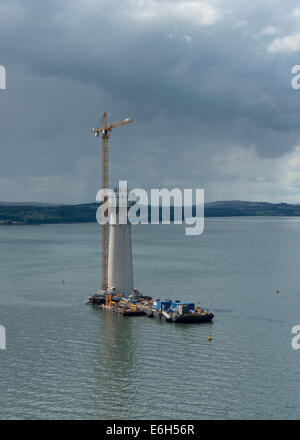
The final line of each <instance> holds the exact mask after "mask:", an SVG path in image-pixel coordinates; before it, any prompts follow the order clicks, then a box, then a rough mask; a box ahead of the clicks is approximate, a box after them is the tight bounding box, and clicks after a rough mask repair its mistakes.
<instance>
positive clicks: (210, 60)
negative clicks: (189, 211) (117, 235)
mask: <svg viewBox="0 0 300 440" xmlns="http://www.w3.org/2000/svg"><path fill="white" fill-rule="evenodd" d="M298 64H300V7H299V3H298V6H297V2H296V1H293V0H272V1H270V0H269V1H268V0H260V1H257V0H252V1H251V2H249V1H247V2H246V1H241V0H212V1H209V0H199V1H198V0H113V1H112V0H48V1H47V2H41V1H40V0H26V1H24V0H23V1H21V0H0V65H3V66H4V67H5V69H6V75H7V88H6V90H0V201H40V202H52V203H85V202H93V201H95V198H96V193H97V191H98V189H99V188H100V170H101V162H100V151H101V145H100V141H99V140H97V139H95V138H94V136H93V134H92V129H93V128H94V127H100V125H101V118H102V114H103V112H104V111H106V112H107V114H108V119H109V121H112V122H114V121H115V120H120V119H125V118H127V117H132V118H133V119H134V122H133V123H132V124H128V125H126V126H124V127H120V128H116V129H114V130H113V132H112V134H111V138H110V142H109V160H110V162H109V175H110V186H111V187H114V186H115V185H116V184H117V183H118V181H119V180H128V183H129V186H130V187H131V188H136V187H139V188H145V189H147V190H148V189H150V188H164V187H165V188H169V189H172V188H175V187H176V188H177V187H178V188H181V189H183V188H204V189H205V199H206V201H214V200H253V201H270V202H289V203H300V90H294V89H293V88H292V86H291V80H292V77H293V75H292V74H291V70H292V67H293V66H294V65H298Z"/></svg>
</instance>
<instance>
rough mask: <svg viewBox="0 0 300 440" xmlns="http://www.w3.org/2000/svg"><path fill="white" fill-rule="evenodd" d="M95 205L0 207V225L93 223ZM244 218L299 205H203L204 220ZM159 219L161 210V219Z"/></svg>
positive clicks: (289, 212)
mask: <svg viewBox="0 0 300 440" xmlns="http://www.w3.org/2000/svg"><path fill="white" fill-rule="evenodd" d="M98 206H99V205H98V204H96V203H87V204H82V205H46V204H40V205H39V204H32V205H26V204H24V205H23V204H11V203H9V204H7V205H6V204H0V225H7V226H10V225H41V224H68V223H93V222H96V211H97V209H98ZM179 209H180V208H179ZM148 212H149V220H150V218H151V216H150V206H148ZM179 214H180V213H179ZM195 214H196V207H195V206H194V207H193V216H195ZM246 216H247V217H257V216H264V217H266V216H267V217H300V205H290V204H287V203H267V202H247V201H220V202H209V203H206V204H205V217H246ZM161 217H162V215H161V209H160V219H161ZM170 218H171V222H172V221H173V220H174V207H171V215H170ZM182 218H183V211H182Z"/></svg>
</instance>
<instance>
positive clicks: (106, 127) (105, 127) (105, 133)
mask: <svg viewBox="0 0 300 440" xmlns="http://www.w3.org/2000/svg"><path fill="white" fill-rule="evenodd" d="M132 121H133V119H130V118H127V119H124V120H123V121H118V122H114V123H113V124H107V119H106V113H104V115H103V123H102V128H94V129H93V133H94V134H95V136H96V137H99V136H100V133H101V134H102V189H107V188H108V139H109V137H110V133H111V130H112V129H113V128H115V127H120V126H122V125H125V124H128V123H129V122H132ZM106 202H107V197H105V198H104V200H103V203H106ZM103 215H104V216H105V217H107V215H108V212H107V210H106V211H105V212H104V213H103ZM108 233H109V230H108V223H105V224H103V225H102V290H103V291H107V288H108V283H107V279H108V273H107V270H108V240H109V238H108Z"/></svg>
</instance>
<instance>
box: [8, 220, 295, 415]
mask: <svg viewBox="0 0 300 440" xmlns="http://www.w3.org/2000/svg"><path fill="white" fill-rule="evenodd" d="M0 246H1V248H0V249H1V252H0V275H1V283H0V324H1V325H4V326H5V328H6V332H7V349H6V350H0V418H1V419H12V418H17V419H46V418H51V419H70V418H71V419H112V418H117V419H121V418H128V419H135V418H140V419H160V418H174V419H175V418H180V419H208V418H214V419H216V418H218V419H232V418H235V419H236V418H255V419H262V418H274V419H275V418H277V419H282V418H288V419H296V418H299V416H300V386H299V382H300V381H299V365H300V350H298V351H295V350H293V349H292V348H291V338H292V335H291V328H292V326H294V325H296V324H300V316H299V302H300V265H299V256H300V219H293V218H234V219H232V218H223V219H207V220H206V224H205V232H204V234H203V235H201V236H198V237H191V236H185V235H184V226H180V225H176V226H175V225H171V226H166V225H159V226H135V227H134V228H133V252H134V275H135V285H136V287H137V288H139V289H140V290H141V291H143V293H144V294H147V295H151V296H154V297H161V298H166V297H172V298H173V299H176V298H179V299H183V300H184V299H187V300H195V301H196V302H198V303H199V304H200V305H202V306H204V307H208V308H209V309H210V310H211V311H213V312H214V313H215V320H214V323H212V324H203V325H182V324H181V325H180V324H169V323H165V322H160V321H158V320H150V319H149V318H147V317H137V318H122V317H116V316H112V315H111V314H109V313H104V312H101V311H99V310H98V309H97V308H92V307H90V306H87V305H85V303H86V301H87V296H88V295H90V294H93V293H95V291H96V290H97V288H98V287H99V284H100V270H99V261H100V253H99V230H98V226H97V225H94V224H76V225H43V226H0ZM62 280H65V284H62ZM276 289H279V290H280V294H279V295H276V293H275V292H276ZM208 334H211V335H212V337H213V340H212V341H208V340H207V337H208Z"/></svg>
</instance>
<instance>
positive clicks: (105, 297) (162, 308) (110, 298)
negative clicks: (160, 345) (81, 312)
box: [89, 292, 214, 323]
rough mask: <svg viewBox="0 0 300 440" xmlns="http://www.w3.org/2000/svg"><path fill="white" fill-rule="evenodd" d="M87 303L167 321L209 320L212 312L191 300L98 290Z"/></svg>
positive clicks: (105, 309)
mask: <svg viewBox="0 0 300 440" xmlns="http://www.w3.org/2000/svg"><path fill="white" fill-rule="evenodd" d="M89 304H93V305H98V306H99V308H100V309H101V310H104V311H111V312H113V313H115V314H117V315H121V316H142V315H147V316H148V317H149V318H158V319H164V320H165V321H167V322H177V323H203V322H211V321H212V319H213V318H214V314H213V313H211V312H210V311H209V310H205V309H203V308H202V307H200V306H196V305H195V303H193V302H182V301H180V300H176V301H172V300H164V301H162V300H160V299H156V300H154V299H152V298H151V297H150V296H143V295H141V294H138V295H131V296H130V297H129V298H127V297H124V296H122V295H115V294H113V293H112V292H111V293H104V292H98V293H97V294H96V295H94V296H90V297H89Z"/></svg>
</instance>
